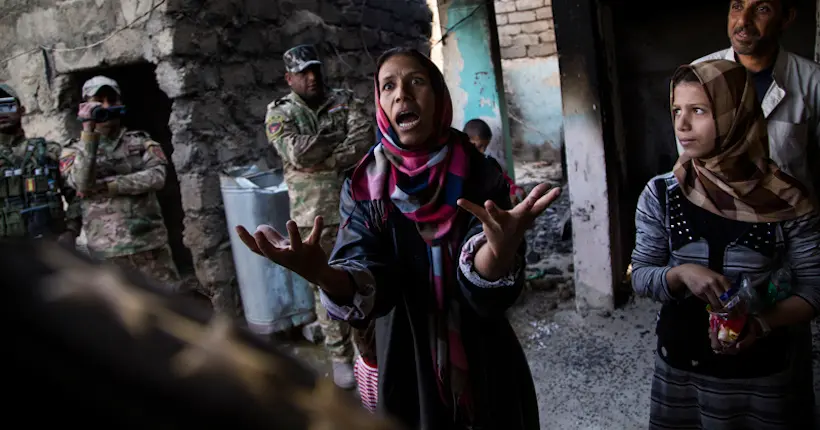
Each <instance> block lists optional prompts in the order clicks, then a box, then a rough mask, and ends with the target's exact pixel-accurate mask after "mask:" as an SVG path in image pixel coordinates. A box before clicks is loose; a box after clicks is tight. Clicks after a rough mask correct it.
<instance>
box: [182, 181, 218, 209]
mask: <svg viewBox="0 0 820 430" xmlns="http://www.w3.org/2000/svg"><path fill="white" fill-rule="evenodd" d="M179 189H180V195H181V198H182V209H183V210H184V211H185V212H189V211H202V210H207V209H215V208H218V207H219V206H220V205H221V204H222V195H221V194H220V190H219V175H218V174H217V173H216V172H215V171H213V172H203V173H184V174H180V175H179Z"/></svg>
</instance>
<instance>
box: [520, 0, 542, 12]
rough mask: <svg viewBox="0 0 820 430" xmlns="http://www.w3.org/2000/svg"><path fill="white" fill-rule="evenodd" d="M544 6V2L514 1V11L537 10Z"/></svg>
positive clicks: (530, 0) (540, 0)
mask: <svg viewBox="0 0 820 430" xmlns="http://www.w3.org/2000/svg"><path fill="white" fill-rule="evenodd" d="M542 6H544V0H516V1H515V9H516V10H519V11H524V10H532V9H538V8H539V7H542Z"/></svg>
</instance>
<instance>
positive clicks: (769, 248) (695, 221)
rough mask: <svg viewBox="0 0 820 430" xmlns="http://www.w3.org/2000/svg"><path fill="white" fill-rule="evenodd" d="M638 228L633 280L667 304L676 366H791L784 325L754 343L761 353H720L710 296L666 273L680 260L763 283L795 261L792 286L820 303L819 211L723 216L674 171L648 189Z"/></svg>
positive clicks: (668, 347)
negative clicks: (763, 219)
mask: <svg viewBox="0 0 820 430" xmlns="http://www.w3.org/2000/svg"><path fill="white" fill-rule="evenodd" d="M635 227H636V237H635V249H634V251H633V253H632V268H633V269H632V286H633V288H634V290H635V292H636V293H637V294H639V295H643V296H649V297H652V298H654V299H655V300H658V301H660V302H663V303H664V305H663V308H662V309H661V312H660V313H659V318H658V328H657V333H658V338H659V340H658V351H659V354H660V356H661V358H663V359H665V360H666V361H667V362H668V363H669V364H671V365H673V366H674V367H676V368H685V369H686V370H694V371H698V372H699V373H706V374H711V375H713V376H717V377H756V376H762V375H764V374H768V373H770V372H772V371H775V370H777V369H778V368H780V367H783V366H787V365H788V362H787V358H788V357H787V351H788V349H789V348H788V344H789V342H791V339H789V336H788V333H786V330H785V329H784V330H782V333H780V334H778V333H775V332H774V331H773V332H772V335H770V336H769V337H768V338H767V339H765V342H759V343H760V345H756V346H755V349H756V350H757V352H755V351H749V352H748V353H744V356H742V357H741V356H737V357H739V358H738V359H737V360H735V358H730V357H717V356H715V355H714V354H713V353H712V352H711V348H710V345H709V339H708V336H707V335H706V333H707V330H708V313H707V312H706V309H705V307H706V303H705V302H703V301H702V300H700V299H699V298H697V297H695V296H694V295H693V294H692V293H691V292H690V291H689V290H683V291H680V292H676V293H673V292H671V291H670V290H669V285H668V284H667V281H666V274H667V273H668V272H669V270H671V269H672V268H673V267H676V266H680V265H683V264H698V265H701V266H704V267H708V268H709V269H711V270H713V271H714V272H717V273H720V274H723V275H724V276H726V277H727V278H728V279H729V280H730V281H735V280H737V279H738V278H739V276H740V275H741V274H745V275H747V276H748V277H749V278H750V280H751V281H752V284H753V285H758V284H760V283H767V282H768V280H769V278H770V276H771V274H772V273H773V272H774V271H776V270H777V269H779V268H781V267H783V265H784V264H788V266H789V267H790V268H791V276H792V293H793V294H794V295H797V296H799V297H801V298H803V299H804V300H806V301H807V302H808V303H809V304H811V305H812V306H813V307H814V308H815V309H818V308H820V249H818V248H820V247H818V245H820V231H818V217H817V216H814V215H812V216H806V217H802V218H798V219H795V220H792V221H787V222H780V223H744V222H740V221H734V220H729V219H726V218H722V217H719V216H717V215H714V214H712V213H710V212H707V211H706V210H703V209H701V208H699V207H697V206H695V205H693V204H691V203H690V202H689V201H688V200H687V199H686V197H684V196H683V194H682V193H681V191H680V188H679V187H678V183H677V180H676V179H675V178H674V176H673V175H672V174H671V173H669V174H665V175H661V176H658V177H656V178H653V179H652V180H651V181H650V182H649V184H647V186H646V188H645V189H644V191H643V192H642V193H641V197H640V199H639V201H638V208H637V211H636V215H635ZM770 353H771V354H770ZM746 354H748V355H746ZM754 356H756V358H755V357H754ZM740 358H742V360H741V359H740ZM760 363H765V365H760Z"/></svg>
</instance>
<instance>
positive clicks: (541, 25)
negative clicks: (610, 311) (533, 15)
mask: <svg viewBox="0 0 820 430" xmlns="http://www.w3.org/2000/svg"><path fill="white" fill-rule="evenodd" d="M550 28H552V22H550V21H535V22H528V23H526V24H521V32H522V33H541V32H543V31H547V30H549V29H550Z"/></svg>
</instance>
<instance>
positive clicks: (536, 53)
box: [527, 43, 558, 57]
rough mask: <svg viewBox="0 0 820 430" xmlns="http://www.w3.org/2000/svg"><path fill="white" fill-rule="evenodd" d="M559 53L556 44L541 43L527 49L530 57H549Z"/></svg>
mask: <svg viewBox="0 0 820 430" xmlns="http://www.w3.org/2000/svg"><path fill="white" fill-rule="evenodd" d="M556 52H558V50H557V49H556V46H555V44H554V43H541V44H539V45H533V46H529V47H527V56H528V57H547V56H550V55H553V54H555V53H556Z"/></svg>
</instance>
